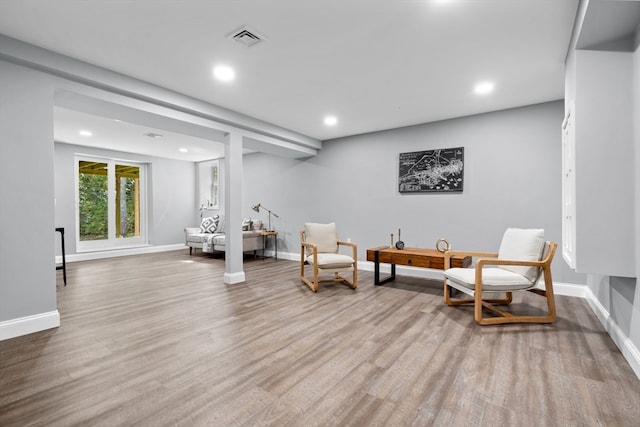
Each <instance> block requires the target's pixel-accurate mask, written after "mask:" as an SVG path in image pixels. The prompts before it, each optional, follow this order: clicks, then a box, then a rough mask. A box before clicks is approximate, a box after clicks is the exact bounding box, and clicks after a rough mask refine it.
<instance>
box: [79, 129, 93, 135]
mask: <svg viewBox="0 0 640 427" xmlns="http://www.w3.org/2000/svg"><path fill="white" fill-rule="evenodd" d="M78 133H79V134H80V135H82V136H92V135H93V132H91V131H90V130H81V131H80V132H78Z"/></svg>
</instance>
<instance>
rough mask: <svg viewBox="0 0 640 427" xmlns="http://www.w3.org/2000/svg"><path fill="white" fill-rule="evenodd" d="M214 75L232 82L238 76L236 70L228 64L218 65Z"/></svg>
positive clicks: (224, 80) (221, 79)
mask: <svg viewBox="0 0 640 427" xmlns="http://www.w3.org/2000/svg"><path fill="white" fill-rule="evenodd" d="M213 75H214V76H215V77H216V78H217V79H218V80H220V81H223V82H230V81H231V80H233V79H234V78H235V77H236V72H235V71H233V68H231V67H229V66H228V65H218V66H216V67H215V68H214V69H213Z"/></svg>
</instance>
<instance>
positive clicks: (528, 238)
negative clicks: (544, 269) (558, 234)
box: [498, 228, 544, 282]
mask: <svg viewBox="0 0 640 427" xmlns="http://www.w3.org/2000/svg"><path fill="white" fill-rule="evenodd" d="M543 250H544V230H543V229H541V228H531V229H524V228H508V229H507V231H505V232H504V236H503V237H502V243H501V244H500V250H499V251H498V258H500V259H511V260H517V261H540V259H541V258H542V252H543ZM501 268H503V269H505V270H508V271H512V272H514V273H517V274H520V275H522V276H524V277H526V278H527V279H528V280H529V281H531V282H534V281H535V280H536V279H537V278H538V268H537V267H521V266H510V265H503V266H501Z"/></svg>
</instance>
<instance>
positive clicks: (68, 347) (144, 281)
mask: <svg viewBox="0 0 640 427" xmlns="http://www.w3.org/2000/svg"><path fill="white" fill-rule="evenodd" d="M223 272H224V263H223V260H221V259H220V258H211V257H209V256H208V255H202V254H200V253H198V254H197V255H194V256H189V253H188V250H186V249H185V250H182V251H173V252H165V253H159V254H149V255H140V256H131V257H125V258H113V259H105V260H96V261H86V262H77V263H70V264H68V285H67V286H66V287H63V286H62V275H61V272H58V294H57V295H58V307H59V311H60V315H61V322H62V325H61V326H60V328H57V329H53V330H49V331H43V332H39V333H36V334H31V335H28V336H24V337H18V338H14V339H11V340H5V341H0V426H4V427H7V426H76V425H77V426H119V425H139V426H165V425H166V426H172V425H176V426H256V425H273V426H315V425H332V426H333V425H339V426H431V425H434V426H534V425H535V426H638V425H639V424H640V381H639V380H638V378H637V377H636V376H635V375H634V373H633V371H632V370H631V368H630V367H629V365H628V364H627V362H626V361H625V360H624V359H623V357H622V355H621V354H620V352H619V351H618V349H617V348H616V346H615V345H614V344H613V342H612V341H611V339H610V338H609V336H608V335H607V334H606V332H605V331H604V330H603V328H602V326H601V325H600V323H599V321H598V320H597V319H596V317H595V315H594V314H593V313H592V311H591V310H590V309H589V307H588V306H587V304H586V303H585V302H584V301H583V300H581V299H578V298H570V297H557V305H558V315H559V321H558V322H556V323H555V324H552V325H502V326H486V327H481V326H476V324H475V323H474V321H473V313H472V309H471V308H459V307H456V308H454V307H447V306H445V305H444V304H443V302H442V296H441V295H442V288H441V284H440V283H439V282H434V281H429V280H425V279H418V278H409V277H402V276H398V279H397V280H396V282H394V283H393V284H389V285H385V286H381V287H375V286H373V274H372V273H370V272H365V271H361V272H360V274H359V279H360V281H359V288H358V289H357V290H355V291H354V290H351V289H349V288H347V287H346V286H344V285H339V284H324V285H321V286H320V290H319V292H318V293H317V294H313V293H311V292H310V291H309V289H308V288H307V287H306V285H304V284H303V283H301V282H300V281H299V280H298V263H297V262H291V261H285V260H278V261H277V262H275V261H274V260H273V259H266V260H253V259H247V260H246V262H245V272H246V277H247V281H246V283H243V284H236V285H225V284H223V282H222V276H223ZM515 303H516V304H515V307H516V308H517V309H521V310H534V311H535V310H539V309H541V308H542V307H543V305H542V304H543V299H542V298H540V297H537V296H535V295H530V296H526V297H524V298H521V299H516V301H515Z"/></svg>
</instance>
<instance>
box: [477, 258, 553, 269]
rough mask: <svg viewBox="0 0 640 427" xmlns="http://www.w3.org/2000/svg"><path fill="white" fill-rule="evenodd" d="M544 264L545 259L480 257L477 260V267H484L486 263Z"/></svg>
mask: <svg viewBox="0 0 640 427" xmlns="http://www.w3.org/2000/svg"><path fill="white" fill-rule="evenodd" d="M544 264H545V263H544V261H519V260H514V259H497V258H494V259H488V258H483V259H479V260H478V261H477V262H476V267H477V268H482V267H484V266H485V265H517V266H522V267H542V266H544Z"/></svg>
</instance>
